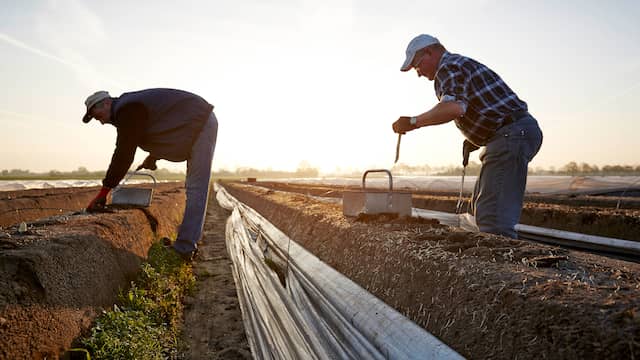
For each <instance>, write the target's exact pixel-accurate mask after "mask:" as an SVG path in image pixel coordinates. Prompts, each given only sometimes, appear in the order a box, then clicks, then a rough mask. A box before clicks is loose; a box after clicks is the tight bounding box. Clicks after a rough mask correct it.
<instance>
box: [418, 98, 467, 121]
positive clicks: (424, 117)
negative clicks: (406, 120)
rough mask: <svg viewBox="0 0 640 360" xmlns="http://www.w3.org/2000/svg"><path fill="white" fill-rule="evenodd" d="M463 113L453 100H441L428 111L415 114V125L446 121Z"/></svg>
mask: <svg viewBox="0 0 640 360" xmlns="http://www.w3.org/2000/svg"><path fill="white" fill-rule="evenodd" d="M463 114H464V112H463V109H462V106H460V104H458V103H456V102H454V101H448V102H441V103H438V104H437V105H436V106H434V107H433V108H431V109H430V110H429V111H427V112H425V113H422V114H420V115H418V116H416V126H418V127H423V126H431V125H440V124H444V123H448V122H449V121H451V120H453V119H455V118H457V117H459V116H462V115H463Z"/></svg>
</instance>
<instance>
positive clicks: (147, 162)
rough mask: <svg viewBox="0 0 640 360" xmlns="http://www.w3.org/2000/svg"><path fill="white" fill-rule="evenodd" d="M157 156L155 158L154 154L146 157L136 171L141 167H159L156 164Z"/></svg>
mask: <svg viewBox="0 0 640 360" xmlns="http://www.w3.org/2000/svg"><path fill="white" fill-rule="evenodd" d="M156 160H157V159H156V158H154V157H153V156H151V155H149V156H147V158H146V159H144V161H143V162H142V164H140V166H138V167H137V168H136V171H138V170H140V169H149V170H155V169H157V168H158V167H157V166H156Z"/></svg>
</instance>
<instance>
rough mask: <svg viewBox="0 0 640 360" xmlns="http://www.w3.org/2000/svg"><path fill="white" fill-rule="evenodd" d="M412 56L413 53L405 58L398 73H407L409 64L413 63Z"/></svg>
mask: <svg viewBox="0 0 640 360" xmlns="http://www.w3.org/2000/svg"><path fill="white" fill-rule="evenodd" d="M414 56H416V54H415V53H414V54H413V56H411V57H409V56H407V59H406V60H405V61H404V64H402V67H401V68H400V71H409V70H411V62H412V61H413V57H414Z"/></svg>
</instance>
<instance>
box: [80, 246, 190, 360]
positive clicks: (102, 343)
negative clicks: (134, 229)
mask: <svg viewBox="0 0 640 360" xmlns="http://www.w3.org/2000/svg"><path fill="white" fill-rule="evenodd" d="M194 285H195V278H194V276H193V273H192V271H191V267H190V265H189V264H187V263H185V262H183V261H182V259H181V258H180V257H179V256H178V255H176V254H175V253H174V252H173V251H170V250H168V249H167V248H165V247H164V246H162V244H160V243H154V244H153V245H152V246H151V249H150V250H149V256H148V259H147V262H145V263H143V264H142V266H141V271H140V274H139V276H138V279H137V280H136V281H135V282H132V283H131V286H130V288H129V289H128V290H127V291H125V292H121V293H120V295H119V300H118V303H119V304H120V306H118V305H114V308H113V310H110V311H105V312H103V314H102V315H101V316H100V317H99V318H98V319H97V320H96V325H95V326H94V327H93V329H92V330H91V336H90V337H88V338H86V339H84V340H83V341H82V343H83V344H84V346H86V347H87V349H88V350H89V351H90V353H91V355H92V356H93V357H94V358H96V359H166V358H174V357H175V356H176V354H177V350H178V348H179V347H180V346H181V345H180V343H179V338H180V337H179V335H180V324H181V322H182V311H183V305H182V299H183V297H184V295H185V294H187V293H188V292H190V291H191V290H192V289H193V287H194Z"/></svg>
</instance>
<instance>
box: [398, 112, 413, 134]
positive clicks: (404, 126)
mask: <svg viewBox="0 0 640 360" xmlns="http://www.w3.org/2000/svg"><path fill="white" fill-rule="evenodd" d="M417 128H418V127H417V126H416V125H415V124H412V123H411V118H410V117H408V116H400V118H398V120H396V122H394V123H393V132H395V133H397V134H404V133H406V132H407V131H411V130H415V129H417Z"/></svg>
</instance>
